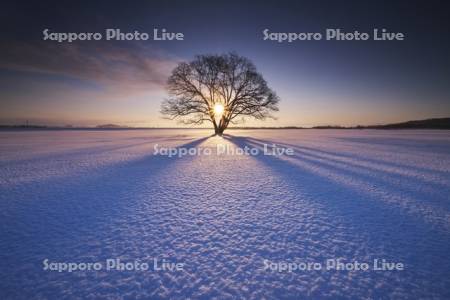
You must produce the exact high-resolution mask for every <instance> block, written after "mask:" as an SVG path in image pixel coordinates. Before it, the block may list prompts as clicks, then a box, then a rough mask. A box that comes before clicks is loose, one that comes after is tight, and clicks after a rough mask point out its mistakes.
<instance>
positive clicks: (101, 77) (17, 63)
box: [0, 41, 179, 89]
mask: <svg viewBox="0 0 450 300" xmlns="http://www.w3.org/2000/svg"><path fill="white" fill-rule="evenodd" d="M178 61H179V60H178V59H176V58H173V57H170V56H168V55H166V54H165V53H163V52H161V51H157V50H155V49H153V48H151V47H149V46H145V45H142V44H125V43H124V44H123V45H121V44H119V43H106V42H100V41H99V42H97V41H96V42H84V43H83V42H80V43H70V44H69V43H48V42H35V43H30V42H28V43H24V42H12V43H10V44H9V45H8V46H6V47H4V48H3V49H2V50H0V68H3V69H9V70H14V71H22V72H32V73H41V74H51V75H60V76H65V77H70V78H74V79H78V80H83V81H87V82H90V83H95V84H98V85H100V86H102V87H104V88H107V89H115V88H117V87H120V88H121V89H123V88H126V89H148V88H155V87H156V88H162V87H163V86H164V84H165V82H166V80H167V77H168V76H169V74H170V71H171V70H172V69H173V68H174V67H175V65H176V64H177V62H178Z"/></svg>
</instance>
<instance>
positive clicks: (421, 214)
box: [0, 130, 450, 299]
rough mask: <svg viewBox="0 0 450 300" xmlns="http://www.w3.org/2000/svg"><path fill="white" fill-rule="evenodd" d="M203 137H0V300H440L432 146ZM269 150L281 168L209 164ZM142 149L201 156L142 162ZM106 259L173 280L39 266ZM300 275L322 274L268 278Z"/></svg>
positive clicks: (232, 134) (431, 141)
mask: <svg viewBox="0 0 450 300" xmlns="http://www.w3.org/2000/svg"><path fill="white" fill-rule="evenodd" d="M210 133H211V132H210V131H206V130H126V131H75V130H74V131H3V132H0V190H1V193H0V270H1V273H0V298H1V299H13V298H18V299H30V298H54V299H60V298H62V297H78V298H92V299H97V298H101V297H105V298H106V297H111V298H114V299H116V298H121V297H125V298H127V297H128V298H130V299H133V298H142V299H149V298H180V299H183V298H204V299H206V298H211V297H217V298H220V299H222V298H251V299H262V298H269V299H271V298H307V297H310V298H314V299H317V298H327V297H328V298H334V299H335V298H352V299H355V298H410V299H419V298H427V299H431V298H435V299H449V298H450V259H449V253H450V176H449V175H450V133H449V132H448V131H417V130H411V131H409V130H403V131H401V130H399V131H381V130H380V131H375V130H361V131H357V130H229V131H228V135H226V136H224V137H210V136H209V135H210ZM273 143H275V144H276V145H277V146H279V147H284V149H286V148H290V149H292V150H293V151H294V155H279V156H268V155H263V153H262V152H261V151H260V152H259V155H256V156H250V155H237V154H236V153H234V154H233V153H228V154H223V155H217V153H215V151H216V150H217V145H223V146H227V147H228V149H229V150H230V151H231V152H232V150H236V149H237V148H240V149H245V147H248V148H250V149H260V150H261V149H262V148H261V147H264V145H265V144H266V145H267V144H268V145H271V144H273ZM156 144H158V147H165V148H169V147H182V148H185V149H191V148H195V149H200V148H202V149H206V148H209V149H210V150H211V151H212V155H204V154H202V153H200V155H195V156H191V155H186V156H183V157H168V156H164V155H154V147H155V145H156ZM220 147H222V146H220ZM179 149H180V148H179ZM214 154H216V155H214ZM110 258H112V259H116V258H118V259H121V260H122V261H124V262H134V261H135V260H136V261H138V262H152V263H153V259H157V260H158V261H159V262H161V261H162V260H163V259H164V260H165V261H168V262H171V263H179V264H183V266H182V270H179V271H176V270H175V271H168V270H165V271H161V270H155V269H152V268H150V269H149V270H147V271H139V270H131V271H118V270H109V271H108V270H106V269H105V268H102V269H101V270H98V271H96V270H91V271H74V272H67V271H64V272H58V271H51V270H44V263H43V261H44V260H45V259H48V262H74V263H83V262H85V263H88V262H105V261H106V260H107V259H110ZM328 259H336V260H337V259H339V260H340V261H341V262H347V263H354V262H360V263H364V262H365V263H369V264H370V269H369V270H365V271H364V270H353V271H349V270H333V269H331V270H328V269H326V268H325V267H326V266H325V262H326V261H327V260H328ZM374 259H380V260H381V259H385V260H386V261H389V262H395V263H400V264H403V266H404V270H393V271H380V270H378V271H376V270H373V268H372V263H373V260H374ZM265 262H266V263H271V267H269V268H266V266H267V265H266V264H265ZM307 262H311V263H318V264H322V265H323V268H322V269H321V270H293V271H292V272H289V271H283V272H279V270H275V269H274V266H283V263H286V264H290V265H291V266H293V265H294V264H296V265H297V266H300V264H301V263H307ZM152 266H153V264H152Z"/></svg>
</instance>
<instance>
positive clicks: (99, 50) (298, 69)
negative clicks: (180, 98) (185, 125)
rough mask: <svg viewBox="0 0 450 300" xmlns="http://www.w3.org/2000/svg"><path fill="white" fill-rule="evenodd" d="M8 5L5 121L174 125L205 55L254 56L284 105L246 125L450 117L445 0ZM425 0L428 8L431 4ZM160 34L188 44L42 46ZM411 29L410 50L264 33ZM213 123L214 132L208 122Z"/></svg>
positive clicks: (2, 89) (2, 73) (1, 119)
mask: <svg viewBox="0 0 450 300" xmlns="http://www.w3.org/2000/svg"><path fill="white" fill-rule="evenodd" d="M93 2H94V1H90V2H87V1H86V2H85V3H81V2H79V1H70V2H67V3H66V2H63V1H58V2H54V3H51V2H46V1H39V2H36V3H34V4H33V3H29V4H25V3H17V1H15V2H12V1H11V2H10V3H3V4H2V9H1V10H0V19H1V21H0V23H1V26H2V41H1V46H0V47H1V48H0V107H1V110H0V123H2V124H22V123H24V122H25V121H26V120H29V121H30V122H31V123H36V124H47V125H65V124H73V125H82V126H92V125H97V124H105V123H116V124H121V125H128V126H151V127H175V126H179V125H178V124H177V123H176V122H174V121H168V120H164V119H162V118H161V115H160V114H159V107H160V104H161V101H162V100H163V99H164V98H165V97H167V95H166V93H165V82H166V80H167V77H168V76H169V74H170V71H171V70H172V69H173V68H174V66H176V64H177V63H178V62H180V61H185V60H191V59H192V58H193V57H194V55H196V54H213V53H214V54H215V53H225V52H228V51H236V52H237V53H238V54H240V55H243V56H246V57H248V58H250V59H251V60H252V61H253V62H254V63H255V65H256V67H257V68H258V70H259V71H260V72H261V73H262V74H263V76H264V78H265V79H266V80H267V81H268V83H269V86H270V87H271V88H272V89H273V90H275V91H276V92H277V94H278V95H279V96H280V98H281V102H280V112H279V113H277V114H276V116H277V119H276V120H267V121H266V122H263V123H261V122H255V121H252V120H248V121H247V122H246V123H245V124H243V125H246V126H259V125H262V126H290V125H297V126H312V125H356V124H361V125H367V124H382V123H389V122H398V121H405V120H411V119H424V118H431V117H448V116H450V85H449V79H450V57H449V53H450V23H449V21H448V19H449V18H448V8H447V7H445V4H444V2H440V1H420V2H417V3H415V2H414V1H398V2H393V1H388V2H386V4H382V3H381V2H380V1H372V2H369V1H367V2H366V1H346V2H344V1H342V2H339V3H337V1H309V2H306V1H305V2H303V1H295V2H294V1H264V3H263V2H262V1H248V2H246V3H243V1H235V2H234V1H222V2H219V1H217V2H215V3H212V2H213V1H204V2H202V1H189V2H188V1H164V3H160V2H162V1H158V2H154V3H153V2H151V1H142V2H140V3H139V2H134V1H133V2H131V1H130V2H125V1H121V2H119V3H117V4H116V3H114V2H113V1H104V2H103V1H98V2H97V1H95V3H93ZM425 2H426V3H425ZM45 28H49V29H50V30H51V31H53V32H101V33H102V34H103V33H104V30H105V28H119V29H121V30H122V31H123V32H127V31H134V30H138V31H141V32H148V33H151V32H152V31H153V28H166V29H167V30H168V31H172V32H182V33H184V36H185V38H184V41H152V40H148V41H141V42H139V41H119V42H113V41H79V42H74V43H71V44H69V43H57V42H54V41H43V40H42V37H43V34H42V31H43V30H44V29H45ZM265 28H268V29H270V30H271V31H272V32H324V31H325V30H326V29H327V28H341V29H342V30H343V31H346V32H350V31H354V30H358V31H363V32H370V33H371V32H372V30H373V29H374V28H379V29H381V28H386V29H388V30H389V31H392V32H402V33H404V34H405V35H406V40H405V41H383V42H382V41H297V42H293V43H290V44H289V43H277V42H274V41H264V40H263V34H262V31H263V30H264V29H265ZM205 125H207V124H205Z"/></svg>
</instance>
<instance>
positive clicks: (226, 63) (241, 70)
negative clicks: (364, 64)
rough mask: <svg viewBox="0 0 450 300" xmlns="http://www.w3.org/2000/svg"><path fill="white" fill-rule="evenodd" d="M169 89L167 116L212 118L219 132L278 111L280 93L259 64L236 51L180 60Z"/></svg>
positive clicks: (183, 119) (185, 120)
mask: <svg viewBox="0 0 450 300" xmlns="http://www.w3.org/2000/svg"><path fill="white" fill-rule="evenodd" d="M167 89H168V93H169V95H170V97H169V98H168V99H165V100H164V101H163V103H162V105H161V113H162V114H163V115H165V116H166V117H167V118H169V119H172V120H173V119H178V120H179V121H180V122H182V123H184V124H202V123H203V122H204V121H209V122H211V123H212V124H213V126H214V132H215V134H219V135H222V133H223V132H224V130H225V129H226V128H227V127H228V125H229V124H236V123H238V122H239V121H243V120H244V119H245V117H253V118H255V119H258V120H263V119H265V118H268V117H272V116H271V114H270V113H271V112H272V111H278V107H277V104H278V102H279V98H278V96H277V95H276V94H275V92H274V91H272V90H271V89H270V88H269V87H268V86H267V82H266V81H265V80H264V78H263V77H262V75H261V74H259V73H258V72H257V71H256V67H255V65H254V64H253V63H252V62H251V61H250V60H249V59H247V58H245V57H242V56H239V55H237V54H236V53H228V54H224V55H198V56H196V57H195V59H194V60H193V61H191V62H189V63H187V62H182V63H180V64H179V65H178V66H177V67H176V68H175V69H174V70H173V71H172V74H171V75H170V77H169V79H168V86H167ZM218 108H219V109H218ZM239 116H241V118H240V119H238V117H239Z"/></svg>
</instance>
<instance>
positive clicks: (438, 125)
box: [366, 118, 450, 129]
mask: <svg viewBox="0 0 450 300" xmlns="http://www.w3.org/2000/svg"><path fill="white" fill-rule="evenodd" d="M366 128H376V129H408V128H410V129H450V118H436V119H426V120H416V121H407V122H402V123H393V124H386V125H377V126H367V127H366Z"/></svg>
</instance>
